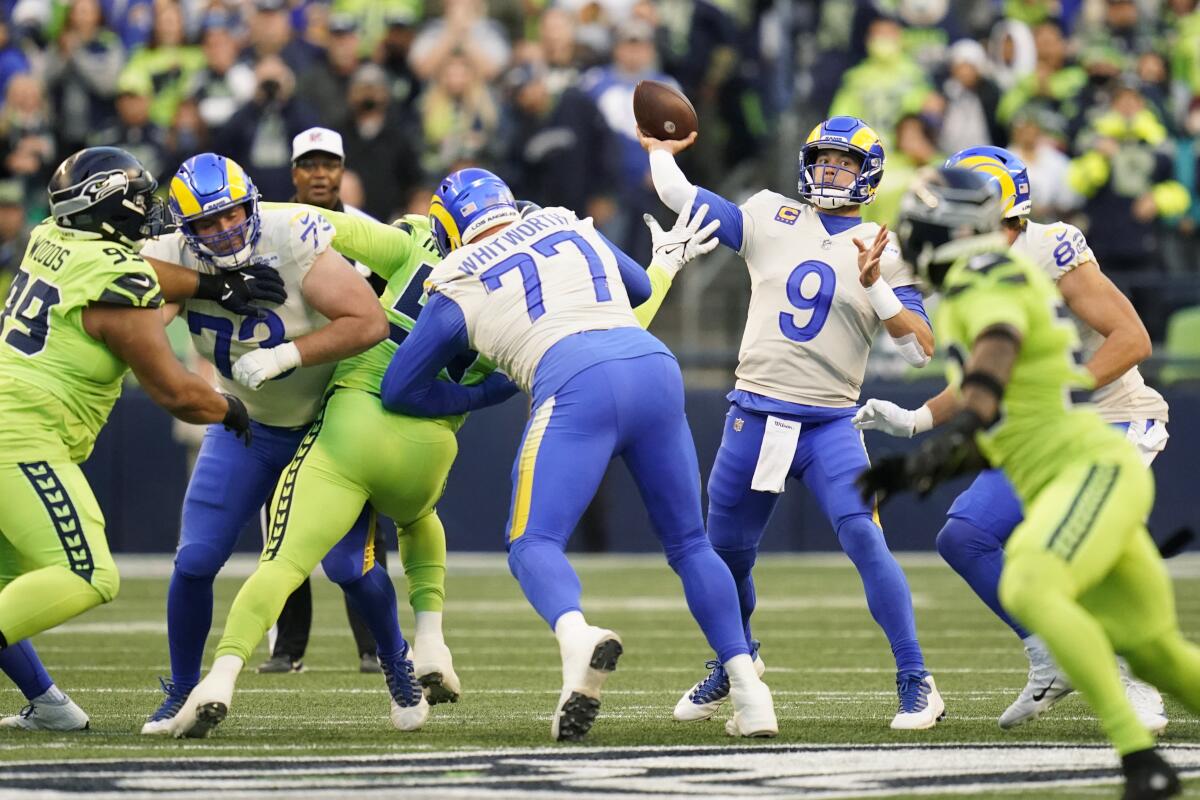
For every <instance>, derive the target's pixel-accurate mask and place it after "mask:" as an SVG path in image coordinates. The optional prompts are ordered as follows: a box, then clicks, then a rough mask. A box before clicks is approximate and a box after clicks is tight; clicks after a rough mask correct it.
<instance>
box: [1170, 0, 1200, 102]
mask: <svg viewBox="0 0 1200 800" xmlns="http://www.w3.org/2000/svg"><path fill="white" fill-rule="evenodd" d="M1185 2H1187V3H1191V2H1192V0H1185ZM1172 5H1175V3H1172ZM1173 30H1174V32H1175V43H1174V46H1173V48H1172V51H1171V76H1172V78H1173V79H1174V80H1175V81H1177V82H1178V83H1179V84H1181V85H1182V86H1183V87H1184V95H1185V96H1186V97H1192V96H1195V95H1200V10H1196V9H1194V10H1192V11H1191V12H1190V13H1187V14H1181V15H1180V16H1179V19H1178V21H1177V22H1176V24H1175V26H1174V27H1173Z"/></svg>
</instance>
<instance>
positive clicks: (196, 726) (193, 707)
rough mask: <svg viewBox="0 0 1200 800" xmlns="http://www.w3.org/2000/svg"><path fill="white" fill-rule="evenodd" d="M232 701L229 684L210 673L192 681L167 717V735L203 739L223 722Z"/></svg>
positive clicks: (231, 690)
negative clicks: (174, 711)
mask: <svg viewBox="0 0 1200 800" xmlns="http://www.w3.org/2000/svg"><path fill="white" fill-rule="evenodd" d="M232 703H233V685H232V684H231V683H229V682H228V681H223V680H219V679H217V678H216V677H214V675H213V673H211V672H210V673H209V674H208V675H207V676H205V678H204V680H202V681H200V682H199V683H198V684H196V688H195V689H192V693H191V694H190V695H188V699H187V702H185V703H184V704H183V707H182V708H180V709H179V713H178V714H176V715H175V716H174V717H172V718H171V720H170V724H171V735H172V736H174V737H175V738H176V739H183V738H185V737H186V738H188V739H204V738H206V737H207V736H208V735H209V734H210V733H212V731H213V729H214V728H216V727H217V726H218V725H220V724H221V723H222V722H224V720H225V717H226V716H227V715H228V714H229V706H230V705H231V704H232ZM143 732H144V729H143Z"/></svg>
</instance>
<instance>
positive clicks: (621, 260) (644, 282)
mask: <svg viewBox="0 0 1200 800" xmlns="http://www.w3.org/2000/svg"><path fill="white" fill-rule="evenodd" d="M596 235H597V236H599V237H600V239H601V241H603V242H604V244H605V245H606V246H607V247H608V249H609V250H612V252H613V255H614V256H616V258H617V269H619V270H620V271H621V281H622V283H624V284H625V291H626V292H627V293H628V294H629V304H630V305H631V306H633V307H634V308H637V307H638V306H640V305H642V303H645V302H646V301H647V300H649V299H650V295H651V293H652V287H651V285H650V278H649V277H648V276H647V275H646V270H644V269H643V268H642V265H641V264H639V263H637V262H636V261H634V260H633V259H632V258H630V257H629V255H628V254H626V253H625V251H624V250H622V249H621V248H619V247H617V246H616V245H615V244H613V243H612V242H610V241H609V240H608V238H607V237H606V236H605V235H604V234H602V233H600V231H596ZM660 302H661V301H660Z"/></svg>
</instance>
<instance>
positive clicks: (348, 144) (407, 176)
mask: <svg viewBox="0 0 1200 800" xmlns="http://www.w3.org/2000/svg"><path fill="white" fill-rule="evenodd" d="M349 98H350V123H349V125H348V126H347V127H346V130H345V131H344V132H343V139H344V142H345V149H346V160H347V161H349V162H350V163H351V164H357V165H358V168H359V169H360V170H361V172H360V173H359V177H360V178H361V179H362V183H363V192H364V194H365V195H366V200H365V202H364V203H363V204H362V208H363V210H364V211H366V212H367V213H368V214H370V215H371V216H373V217H375V218H376V219H393V218H394V217H395V216H397V213H395V212H398V211H402V210H404V209H406V208H407V206H408V200H409V195H410V194H411V193H412V191H413V188H414V187H416V186H417V184H418V183H419V182H420V180H421V169H420V165H419V164H418V162H417V153H416V148H415V146H414V142H413V139H414V136H415V134H413V133H412V132H411V126H408V125H406V124H405V120H404V119H403V117H402V116H401V115H400V111H399V109H397V108H396V107H395V106H394V105H392V102H391V96H390V95H389V93H388V79H387V74H386V73H384V71H383V69H382V68H380V67H379V66H378V65H377V64H364V65H363V66H361V67H359V68H358V72H356V73H354V77H353V78H352V79H351V80H350V94H349ZM440 178H441V176H440V175H439V176H438V179H439V180H440Z"/></svg>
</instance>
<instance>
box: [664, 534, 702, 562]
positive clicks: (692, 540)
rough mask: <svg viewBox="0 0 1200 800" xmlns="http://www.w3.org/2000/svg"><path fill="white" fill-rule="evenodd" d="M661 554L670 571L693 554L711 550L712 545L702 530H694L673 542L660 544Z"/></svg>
mask: <svg viewBox="0 0 1200 800" xmlns="http://www.w3.org/2000/svg"><path fill="white" fill-rule="evenodd" d="M662 547H663V553H665V554H666V556H667V564H668V565H670V567H671V568H672V569H674V568H675V564H676V563H678V562H679V561H680V560H682V559H684V558H687V557H688V556H690V555H693V554H694V553H700V552H703V551H704V550H712V549H713V546H712V543H710V542H709V541H708V537H707V536H706V535H705V534H704V531H703V530H695V531H692V532H691V533H688V534H685V535H683V536H681V537H680V538H679V539H677V540H676V541H673V542H666V541H664V542H663V543H662Z"/></svg>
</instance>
